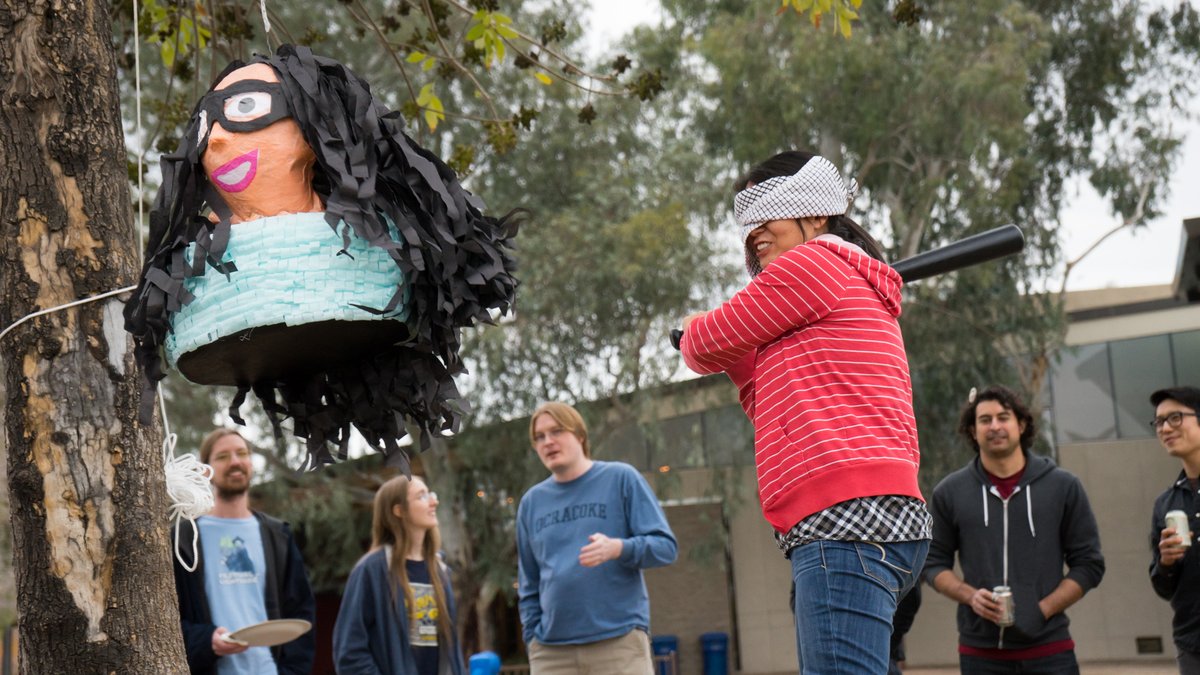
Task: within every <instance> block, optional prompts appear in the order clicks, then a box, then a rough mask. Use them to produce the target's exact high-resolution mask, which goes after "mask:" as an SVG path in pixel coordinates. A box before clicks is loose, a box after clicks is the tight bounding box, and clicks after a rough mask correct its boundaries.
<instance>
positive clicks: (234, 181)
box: [209, 149, 258, 192]
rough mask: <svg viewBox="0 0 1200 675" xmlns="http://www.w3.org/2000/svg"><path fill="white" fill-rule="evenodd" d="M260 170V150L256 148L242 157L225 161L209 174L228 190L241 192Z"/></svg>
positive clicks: (218, 185)
mask: <svg viewBox="0 0 1200 675" xmlns="http://www.w3.org/2000/svg"><path fill="white" fill-rule="evenodd" d="M257 171H258V150H257V149H254V150H251V151H250V152H247V153H246V154H244V155H242V156H241V157H236V158H234V159H231V160H229V161H228V162H225V163H224V164H222V165H221V166H220V167H218V168H217V169H216V170H215V171H213V172H212V174H210V175H209V178H211V179H212V180H213V181H214V182H215V183H216V184H217V187H219V188H221V189H222V190H224V191H226V192H241V191H242V190H245V189H246V188H247V187H249V186H250V181H252V180H254V174H255V173H256V172H257Z"/></svg>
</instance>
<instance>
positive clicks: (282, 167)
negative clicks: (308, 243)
mask: <svg viewBox="0 0 1200 675" xmlns="http://www.w3.org/2000/svg"><path fill="white" fill-rule="evenodd" d="M199 115H200V130H199V131H200V139H199V144H200V147H201V161H202V163H203V164H204V171H205V173H206V174H208V179H209V181H210V182H211V183H212V184H213V185H214V186H216V188H217V189H218V190H219V191H220V193H221V198H222V199H223V200H224V201H225V203H226V204H227V205H228V206H229V208H230V209H232V210H233V219H232V222H235V223H238V222H244V221H247V220H254V219H256V218H261V217H265V216H274V215H279V214H282V213H308V212H312V211H320V210H321V209H322V206H321V200H320V198H319V197H318V196H317V194H316V193H315V192H314V191H313V189H312V177H313V164H314V163H315V162H316V156H315V155H314V154H313V151H312V148H310V147H308V143H306V142H305V141H304V137H303V135H301V133H300V127H299V125H297V124H296V121H295V120H294V119H292V118H291V116H290V115H289V114H288V110H287V101H286V99H285V98H284V96H283V89H282V85H281V84H280V83H279V76H278V75H276V73H275V70H274V69H273V68H271V67H270V66H268V65H267V64H265V63H256V64H253V65H249V66H246V67H244V68H239V69H237V70H235V71H233V72H232V73H230V74H229V75H228V76H227V77H225V79H223V80H221V81H220V82H219V83H217V86H216V88H214V90H213V91H212V92H211V93H209V94H208V95H207V96H205V97H204V100H203V102H202V103H201V109H200V112H199Z"/></svg>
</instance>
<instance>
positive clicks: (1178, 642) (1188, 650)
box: [1150, 387, 1200, 675]
mask: <svg viewBox="0 0 1200 675" xmlns="http://www.w3.org/2000/svg"><path fill="white" fill-rule="evenodd" d="M1150 403H1151V405H1153V406H1154V419H1153V420H1152V421H1151V422H1150V426H1151V427H1153V428H1154V431H1155V433H1156V434H1158V442H1159V443H1162V446H1163V447H1164V448H1166V450H1167V454H1169V455H1171V456H1172V457H1176V458H1178V459H1179V462H1180V464H1182V465H1183V470H1182V471H1180V472H1179V477H1178V478H1176V479H1175V482H1174V483H1173V484H1172V485H1171V487H1169V488H1167V490H1166V492H1163V493H1162V494H1161V495H1159V497H1158V499H1156V500H1155V501H1154V515H1153V516H1152V520H1151V524H1150V550H1151V551H1152V555H1153V558H1152V560H1151V562H1150V583H1151V585H1153V586H1154V592H1155V593H1158V595H1159V597H1161V598H1162V599H1164V600H1169V601H1171V609H1173V610H1175V617H1174V620H1173V621H1172V626H1173V628H1174V631H1173V632H1174V638H1175V650H1176V659H1177V660H1178V661H1179V672H1180V673H1184V674H1185V675H1200V558H1197V557H1196V554H1194V553H1191V552H1190V551H1191V544H1192V541H1193V540H1194V537H1193V536H1192V534H1191V533H1192V532H1195V531H1196V528H1197V527H1198V526H1200V519H1197V517H1196V516H1197V507H1198V506H1200V500H1197V498H1196V491H1197V490H1198V489H1200V421H1197V418H1196V413H1197V411H1200V389H1197V388H1196V387H1174V388H1171V389H1160V390H1158V391H1156V392H1154V393H1153V394H1151V395H1150ZM1171 511H1182V512H1183V514H1184V519H1185V520H1186V522H1187V523H1188V528H1187V531H1186V532H1184V531H1182V530H1183V528H1182V527H1179V525H1181V523H1167V521H1166V518H1167V514H1168V513H1170V512H1171ZM1185 538H1186V540H1185Z"/></svg>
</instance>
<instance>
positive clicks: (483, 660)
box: [467, 652, 500, 675]
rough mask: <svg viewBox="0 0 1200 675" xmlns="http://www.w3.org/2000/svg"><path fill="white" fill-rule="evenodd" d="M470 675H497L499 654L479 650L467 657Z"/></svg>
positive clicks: (498, 671)
mask: <svg viewBox="0 0 1200 675" xmlns="http://www.w3.org/2000/svg"><path fill="white" fill-rule="evenodd" d="M467 663H468V664H469V667H470V669H471V675H499V673H500V656H499V655H497V654H496V653H495V652H479V653H478V654H472V655H471V658H469V659H467Z"/></svg>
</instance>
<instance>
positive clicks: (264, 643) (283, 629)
mask: <svg viewBox="0 0 1200 675" xmlns="http://www.w3.org/2000/svg"><path fill="white" fill-rule="evenodd" d="M311 629H312V624H311V623H309V622H307V621H305V620H304V619H275V620H274V621H264V622H262V623H256V624H254V625H253V626H246V627H245V628H242V629H240V630H236V631H234V632H232V633H226V639H227V640H237V641H239V642H245V643H246V644H248V645H250V646H251V647H274V646H275V645H281V644H283V643H285V642H291V641H292V640H295V639H296V638H298V637H300V636H301V635H304V634H305V633H307V632H308V631H309V630H311Z"/></svg>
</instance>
